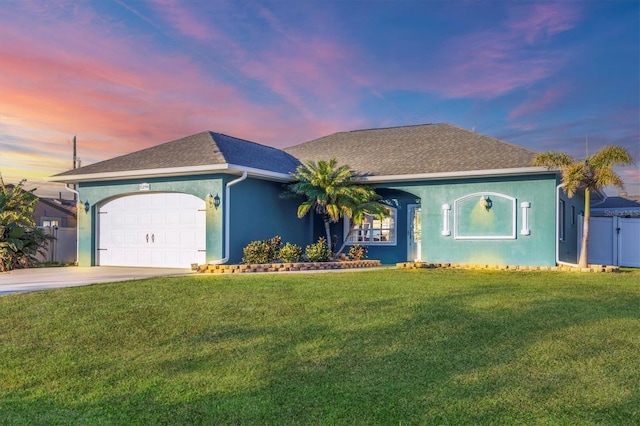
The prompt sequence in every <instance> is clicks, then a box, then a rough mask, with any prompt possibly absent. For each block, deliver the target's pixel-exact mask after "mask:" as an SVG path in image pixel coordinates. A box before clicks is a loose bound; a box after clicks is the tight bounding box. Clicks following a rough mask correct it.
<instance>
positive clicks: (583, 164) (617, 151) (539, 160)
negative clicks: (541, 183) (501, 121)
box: [532, 145, 633, 268]
mask: <svg viewBox="0 0 640 426" xmlns="http://www.w3.org/2000/svg"><path fill="white" fill-rule="evenodd" d="M532 164H533V165H534V166H546V167H548V168H549V169H551V168H557V169H560V170H561V171H562V185H563V188H564V191H565V192H566V194H567V195H568V196H569V197H573V195H574V194H575V193H576V192H577V191H578V190H580V189H583V190H584V219H583V227H582V242H581V246H580V259H578V266H579V267H580V268H586V267H587V259H588V256H587V244H588V241H589V218H590V217H591V208H590V204H591V192H592V191H599V190H603V189H604V188H605V187H607V186H609V185H614V186H617V187H618V188H620V189H624V183H623V182H622V179H621V178H620V176H618V175H617V174H616V173H615V172H614V171H613V169H612V167H613V166H619V165H626V164H633V159H632V158H631V154H629V152H628V151H627V150H625V149H624V148H622V147H620V146H614V145H607V146H605V147H603V148H602V149H600V150H599V151H598V152H596V153H595V154H593V155H591V156H588V157H587V158H586V159H585V160H575V159H573V157H571V156H570V155H568V154H565V153H562V152H556V151H549V152H544V153H540V154H538V155H537V156H536V157H535V158H534V159H533V162H532Z"/></svg>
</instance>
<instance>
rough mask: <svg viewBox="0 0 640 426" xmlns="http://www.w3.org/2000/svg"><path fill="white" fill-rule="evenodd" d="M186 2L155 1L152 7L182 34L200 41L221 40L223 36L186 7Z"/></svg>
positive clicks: (173, 0) (171, 0) (172, 0)
mask: <svg viewBox="0 0 640 426" xmlns="http://www.w3.org/2000/svg"><path fill="white" fill-rule="evenodd" d="M185 4H188V3H184V2H179V1H176V0H154V1H153V2H152V3H151V5H152V6H153V7H154V9H155V10H157V11H158V12H159V13H160V14H161V15H162V17H163V18H164V19H165V20H166V21H168V22H169V23H170V24H171V26H172V27H173V28H174V29H175V30H177V31H179V32H180V33H181V34H183V35H185V36H188V37H192V38H194V39H196V40H200V41H210V40H215V39H220V38H221V34H220V33H218V32H217V31H216V30H215V27H214V26H212V25H210V24H207V23H205V22H204V21H203V20H201V19H200V18H198V16H197V15H196V14H195V13H193V12H191V11H190V10H189V9H188V8H187V7H185Z"/></svg>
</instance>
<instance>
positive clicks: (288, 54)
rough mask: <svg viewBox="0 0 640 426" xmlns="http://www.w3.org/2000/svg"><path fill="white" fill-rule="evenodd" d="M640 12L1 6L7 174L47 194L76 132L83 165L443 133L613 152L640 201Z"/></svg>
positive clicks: (204, 4)
mask: <svg viewBox="0 0 640 426" xmlns="http://www.w3.org/2000/svg"><path fill="white" fill-rule="evenodd" d="M639 17H640V2H639V1H637V0H617V1H609V0H606V1H604V0H591V1H561V2H526V1H510V2H500V1H484V2H480V1H471V0H469V1H410V0H401V1H390V0H389V1H384V0H377V1H355V0H354V1H349V0H342V1H338V0H335V1H315V0H310V1H299V0H296V1H294V0H280V1H248V0H247V1H244V0H242V1H240V0H228V1H222V0H211V1H205V0H200V1H197V0H193V1H178V0H157V1H151V0H149V1H144V0H95V1H90V0H86V1H83V0H68V1H67V0H58V1H56V0H24V1H18V0H16V1H12V0H0V171H1V172H2V176H3V178H4V180H5V183H17V182H18V181H19V180H20V179H22V178H26V179H27V180H28V184H27V187H29V188H31V187H38V188H39V190H38V193H39V194H41V195H52V194H56V195H57V194H58V192H59V191H63V192H65V191H64V189H63V186H62V185H51V184H46V183H45V179H46V177H47V176H51V175H53V174H56V173H60V172H63V171H65V170H68V169H70V168H72V140H73V136H74V135H76V136H77V140H78V156H79V158H80V159H81V161H82V165H88V164H91V163H95V162H97V161H101V160H105V159H107V158H111V157H114V156H117V155H121V154H125V153H129V152H132V151H136V150H139V149H142V148H147V147H150V146H153V145H157V144H160V143H163V142H167V141H170V140H174V139H177V138H180V137H184V136H188V135H191V134H194V133H198V132H201V131H204V130H211V131H215V132H221V133H225V134H228V135H231V136H235V137H239V138H243V139H248V140H252V141H255V142H259V143H262V144H265V145H270V146H274V147H279V148H282V147H287V146H290V145H294V144H297V143H300V142H304V141H308V140H311V139H314V138H317V137H319V136H324V135H327V134H330V133H333V132H337V131H347V130H355V129H364V128H374V127H389V126H401V125H410V124H422V123H439V122H448V123H452V124H455V125H457V126H460V127H463V128H467V129H472V128H474V127H475V128H476V129H477V131H478V132H480V133H483V134H486V135H489V136H493V137H496V138H499V139H502V140H504V141H507V142H511V143H515V144H519V145H521V146H524V147H526V148H530V149H533V150H536V151H547V150H552V149H553V150H561V151H565V152H568V153H570V154H571V155H573V156H575V157H578V158H583V157H584V155H585V152H586V146H585V145H586V144H585V140H587V139H588V149H589V152H590V153H593V152H595V151H596V150H597V149H598V148H600V147H602V146H603V145H605V144H617V145H622V146H624V147H626V148H627V149H629V150H630V152H631V154H632V155H633V156H634V158H635V160H636V165H635V167H627V168H623V169H619V170H618V171H619V172H620V174H621V175H622V176H623V178H624V180H625V183H626V185H627V192H629V194H640V171H639V166H640V163H639V162H638V160H639V159H640V77H639V75H640V69H639V68H640V53H639V52H640V23H639V20H640V18H639ZM328 155H330V153H328ZM616 192H617V190H613V191H610V193H611V194H615V193H616ZM65 196H66V197H70V196H71V194H70V193H68V192H67V193H66V195H65Z"/></svg>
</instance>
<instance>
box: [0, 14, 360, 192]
mask: <svg viewBox="0 0 640 426" xmlns="http://www.w3.org/2000/svg"><path fill="white" fill-rule="evenodd" d="M170 6H171V7H173V6H172V5H170ZM56 13H57V12H56ZM78 13H80V14H82V15H83V16H85V17H86V19H81V20H79V21H75V20H73V19H68V17H67V18H65V19H63V18H62V17H60V16H57V17H56V20H55V22H54V21H47V20H44V21H43V22H40V25H37V26H34V25H32V24H31V22H30V16H29V15H28V14H24V15H23V14H20V13H17V14H14V16H7V15H5V16H6V18H5V22H4V23H3V25H1V26H0V39H2V40H3V43H0V60H1V62H2V64H3V70H2V73H0V87H2V111H0V112H1V113H2V117H1V118H0V119H1V120H2V123H3V134H4V138H3V139H4V140H3V148H2V151H3V154H2V161H1V162H0V163H1V164H0V167H1V168H2V170H3V171H4V173H5V176H6V173H9V171H10V173H11V176H13V177H15V178H16V179H18V178H22V177H26V178H29V177H32V178H34V179H36V180H41V179H42V175H43V173H44V172H43V170H49V171H50V174H55V173H58V172H62V171H64V170H66V169H68V168H70V163H71V161H70V160H69V157H70V147H69V141H70V139H71V138H72V137H73V135H77V136H78V143H79V155H80V157H81V158H82V159H83V164H90V163H93V162H96V161H100V160H103V159H106V158H110V157H113V156H116V155H120V154H124V153H128V152H132V151H135V150H138V149H142V148H145V147H148V146H151V145H155V144H159V143H162V142H166V141H169V140H173V139H177V138H180V137H184V136H187V135H190V134H193V133H197V132H201V131H203V130H213V131H219V132H223V133H227V134H230V135H233V136H237V137H241V138H245V139H249V140H254V141H256V142H260V143H266V144H270V145H273V146H278V147H284V146H288V145H291V144H293V143H294V142H301V141H304V140H308V139H311V138H313V137H318V136H321V135H324V134H327V133H331V132H334V131H338V130H344V129H345V128H356V127H358V126H359V125H360V122H358V121H356V120H350V119H344V118H338V119H336V118H334V116H333V115H332V114H327V117H324V116H322V115H318V114H317V113H314V111H313V109H312V108H308V109H306V110H305V111H306V112H305V113H303V114H300V113H299V111H298V109H297V107H300V108H304V107H305V102H306V101H307V103H308V99H310V98H313V97H314V96H316V95H317V96H320V95H323V96H324V98H323V99H329V98H330V97H331V96H332V94H333V95H335V94H336V93H339V91H340V86H339V85H338V86H336V87H333V88H332V89H331V92H330V93H328V94H324V92H323V90H324V89H326V90H328V89H327V88H329V87H332V86H331V84H332V83H331V78H333V77H335V73H336V72H339V70H338V69H336V68H332V67H331V66H328V67H327V68H326V69H325V68H324V67H325V65H323V63H324V62H325V61H326V62H331V61H333V60H339V59H340V57H341V55H343V53H340V51H339V49H336V48H335V47H334V46H332V45H331V44H330V43H329V44H325V43H323V42H321V41H312V42H310V43H309V44H308V45H306V47H305V45H304V44H298V45H296V44H295V43H293V42H291V41H289V42H288V43H289V44H287V45H286V46H285V45H282V46H280V47H279V48H280V49H286V48H288V47H292V46H293V47H296V48H295V49H294V52H295V53H297V54H299V55H301V56H302V55H303V53H304V52H305V49H306V52H310V53H312V57H313V58H315V59H307V60H305V61H298V60H296V58H295V57H289V58H288V57H286V55H285V54H284V53H285V52H281V53H282V54H283V59H284V67H285V69H288V70H290V73H289V74H286V75H285V76H284V78H282V79H279V78H275V77H270V74H273V70H269V68H268V66H277V65H278V61H279V58H278V51H277V48H276V50H273V51H270V52H265V56H264V58H265V60H266V61H267V65H268V66H264V67H263V68H260V70H261V72H262V74H260V73H257V74H255V76H256V78H263V79H264V81H266V83H265V85H266V86H268V87H271V88H273V90H274V91H276V92H278V93H281V94H282V95H283V96H284V97H286V98H287V99H289V101H290V103H289V104H281V103H279V102H278V103H275V104H269V105H266V106H263V105H261V104H259V103H256V102H254V101H253V100H251V99H249V98H247V96H246V95H245V93H243V92H242V91H240V90H239V89H237V88H235V87H234V86H231V85H228V84H225V83H223V82H221V81H220V80H218V79H216V77H215V76H214V75H212V73H211V72H210V70H205V69H203V68H202V67H201V66H200V65H198V64H195V63H194V62H193V61H192V60H191V59H190V58H188V57H187V56H185V55H181V54H176V53H170V54H167V52H160V51H157V50H154V49H153V48H150V47H149V46H148V45H141V44H140V41H139V40H137V39H133V38H129V37H128V36H127V35H126V33H120V32H118V31H115V30H110V28H112V27H110V26H109V25H106V24H105V23H104V22H102V21H101V20H100V17H99V16H92V14H91V13H90V12H85V11H82V10H80V11H79V12H78ZM72 16H77V15H74V14H72ZM186 19H187V18H184V16H183V17H182V18H180V23H181V24H180V25H187V20H186ZM176 22H177V21H176ZM27 25H29V26H30V28H31V29H30V31H29V32H24V31H22V30H21V28H23V27H25V26H27ZM194 35H198V36H199V37H200V36H202V37H204V36H205V35H206V34H204V33H198V34H194ZM292 43H293V44H292ZM140 52H144V54H140ZM242 56H243V55H242V54H241V52H240V53H239V54H238V56H237V57H234V59H233V60H236V61H239V60H241V58H242ZM327 69H328V70H329V74H331V73H333V74H331V75H326V72H327ZM305 76H310V77H309V78H312V79H313V80H314V81H316V82H318V84H316V85H313V84H311V83H309V81H305V78H306V77H305ZM307 83H309V86H312V87H313V89H310V90H308V91H307V92H305V93H303V95H300V96H299V95H297V93H296V91H297V90H298V89H300V88H304V85H305V84H307ZM323 87H324V89H323ZM297 96H299V97H297ZM305 96H307V97H308V99H307V100H305ZM338 116H339V117H342V115H340V114H339V115H338ZM9 119H10V120H11V123H12V124H11V125H10V126H8V125H7V124H6V123H7V122H8V121H7V120H9ZM5 141H7V142H6V143H5ZM25 147H28V151H25V150H24V149H23V148H25Z"/></svg>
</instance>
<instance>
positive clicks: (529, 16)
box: [507, 2, 580, 44]
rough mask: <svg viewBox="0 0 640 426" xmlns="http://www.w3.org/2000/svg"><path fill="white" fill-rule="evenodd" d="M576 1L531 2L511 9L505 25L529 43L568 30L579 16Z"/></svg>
mask: <svg viewBox="0 0 640 426" xmlns="http://www.w3.org/2000/svg"><path fill="white" fill-rule="evenodd" d="M576 6H577V4H576V3H569V2H564V3H562V2H554V3H542V2H540V3H532V4H528V5H527V6H515V7H513V8H512V9H511V19H510V20H509V22H508V23H507V27H508V28H510V29H511V30H512V31H514V32H515V33H518V34H521V35H523V36H524V37H525V39H526V40H527V42H528V43H529V44H533V43H535V42H536V41H539V40H540V39H545V38H548V37H550V36H552V35H554V34H557V33H561V32H564V31H567V30H570V29H571V28H573V27H574V26H575V23H576V21H577V20H578V18H579V17H580V11H579V10H578V9H577V7H576Z"/></svg>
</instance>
